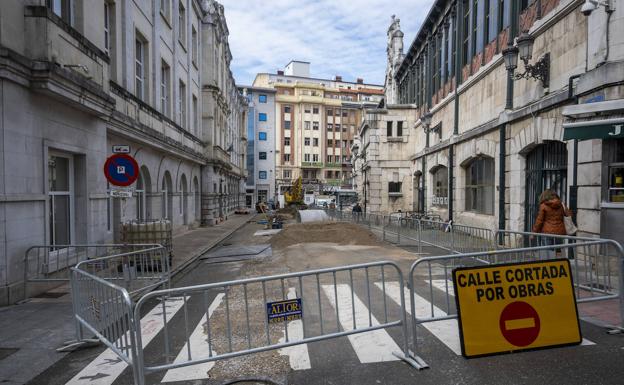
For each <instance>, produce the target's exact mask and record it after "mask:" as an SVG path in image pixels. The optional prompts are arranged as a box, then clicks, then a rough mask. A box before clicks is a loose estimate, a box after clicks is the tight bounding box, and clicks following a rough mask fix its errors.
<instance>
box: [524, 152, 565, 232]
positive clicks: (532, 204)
mask: <svg viewBox="0 0 624 385" xmlns="http://www.w3.org/2000/svg"><path fill="white" fill-rule="evenodd" d="M567 175H568V149H567V147H566V144H565V143H563V142H556V141H548V142H545V143H544V144H542V145H539V146H538V147H536V148H535V149H533V150H532V151H531V152H530V153H529V154H528V155H527V157H526V209H525V220H524V228H525V230H526V231H531V228H532V227H533V223H534V222H535V218H536V217H537V213H538V211H539V197H540V194H541V193H542V192H543V191H544V190H546V189H551V190H554V191H555V192H556V193H557V194H558V195H559V196H560V197H561V199H563V200H566V199H567V193H568V180H567Z"/></svg>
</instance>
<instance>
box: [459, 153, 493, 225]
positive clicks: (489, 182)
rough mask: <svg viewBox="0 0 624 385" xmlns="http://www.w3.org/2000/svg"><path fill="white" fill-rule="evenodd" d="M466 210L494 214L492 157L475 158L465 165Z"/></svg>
mask: <svg viewBox="0 0 624 385" xmlns="http://www.w3.org/2000/svg"><path fill="white" fill-rule="evenodd" d="M466 211H473V212H476V213H479V214H486V215H494V159H492V158H486V157H483V158H477V159H475V160H473V161H472V162H471V163H470V164H469V165H468V166H467V167H466Z"/></svg>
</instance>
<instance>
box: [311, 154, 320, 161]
mask: <svg viewBox="0 0 624 385" xmlns="http://www.w3.org/2000/svg"><path fill="white" fill-rule="evenodd" d="M318 161H319V155H318V154H312V162H318Z"/></svg>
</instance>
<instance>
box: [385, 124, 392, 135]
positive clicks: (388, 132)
mask: <svg viewBox="0 0 624 385" xmlns="http://www.w3.org/2000/svg"><path fill="white" fill-rule="evenodd" d="M386 136H392V121H389V122H386Z"/></svg>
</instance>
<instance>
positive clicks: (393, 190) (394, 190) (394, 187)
mask: <svg viewBox="0 0 624 385" xmlns="http://www.w3.org/2000/svg"><path fill="white" fill-rule="evenodd" d="M388 194H395V195H396V194H401V182H388Z"/></svg>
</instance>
